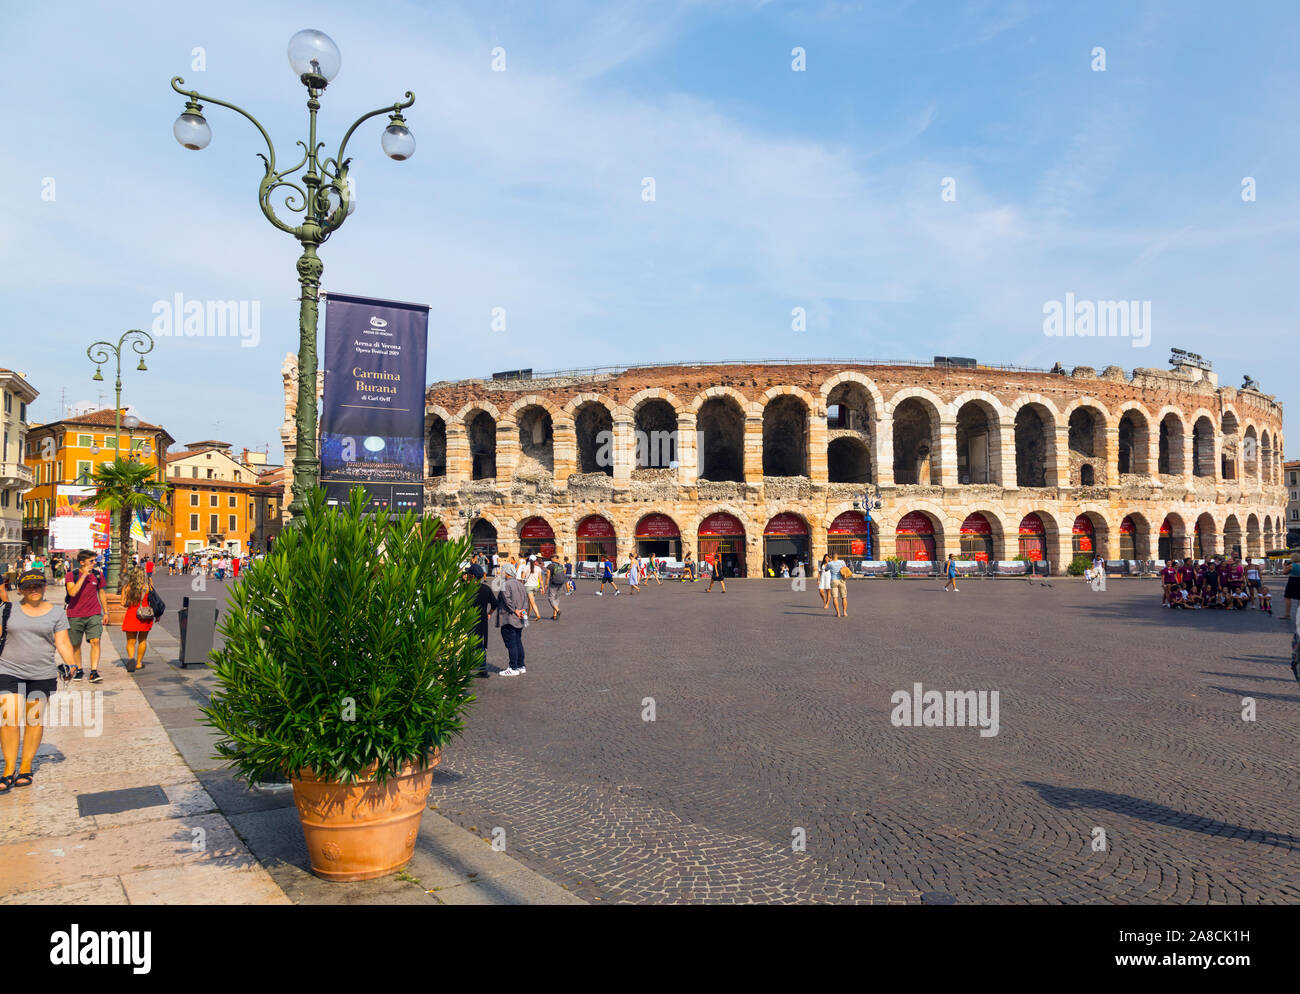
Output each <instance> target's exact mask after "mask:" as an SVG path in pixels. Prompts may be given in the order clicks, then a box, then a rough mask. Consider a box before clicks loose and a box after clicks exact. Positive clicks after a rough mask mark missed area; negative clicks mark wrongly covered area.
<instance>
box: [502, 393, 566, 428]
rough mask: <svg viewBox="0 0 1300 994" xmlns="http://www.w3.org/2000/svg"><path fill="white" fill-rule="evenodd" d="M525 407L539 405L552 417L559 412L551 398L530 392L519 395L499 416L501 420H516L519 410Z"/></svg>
mask: <svg viewBox="0 0 1300 994" xmlns="http://www.w3.org/2000/svg"><path fill="white" fill-rule="evenodd" d="M527 407H540V408H542V409H543V410H545V411H546V413H547V414H549V415H550V416H551V417H552V418H555V417H557V416H558V415H559V414H560V408H559V407H558V406H556V405H555V403H553V402H552V401H551V400H549V399H547V398H546V397H543V396H542V395H541V394H535V393H530V394H525V395H524V396H523V397H520V398H519V399H518V400H516V401H515V402H514V403H513V404H511V405H510V406H509V407H508V408H506V412H505V414H503V415H502V416H501V420H502V421H518V420H519V412H520V411H522V410H524V409H525V408H527Z"/></svg>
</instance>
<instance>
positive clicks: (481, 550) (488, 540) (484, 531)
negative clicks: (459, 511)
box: [469, 518, 497, 556]
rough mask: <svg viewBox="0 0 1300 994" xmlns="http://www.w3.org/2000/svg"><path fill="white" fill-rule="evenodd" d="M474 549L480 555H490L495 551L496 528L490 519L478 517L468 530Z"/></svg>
mask: <svg viewBox="0 0 1300 994" xmlns="http://www.w3.org/2000/svg"><path fill="white" fill-rule="evenodd" d="M469 535H470V542H471V543H472V544H473V546H474V551H475V552H477V553H478V554H479V555H481V556H491V555H492V554H493V553H495V552H496V551H497V530H496V526H495V525H493V524H492V522H490V521H484V520H483V519H482V518H478V519H476V520H475V521H474V524H473V526H471V528H470V530H469Z"/></svg>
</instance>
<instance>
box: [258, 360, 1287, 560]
mask: <svg viewBox="0 0 1300 994" xmlns="http://www.w3.org/2000/svg"><path fill="white" fill-rule="evenodd" d="M290 365H291V363H290V364H286V371H285V372H286V375H285V384H286V391H287V392H288V391H289V390H290V387H291V384H292V371H291V370H290V368H289V366H290ZM287 399H288V400H289V402H290V403H291V402H292V397H291V396H288V394H287ZM425 423H426V435H427V438H428V443H427V445H426V452H427V454H428V458H429V460H430V461H429V465H428V468H427V473H428V475H427V477H426V487H425V494H426V511H427V513H430V514H439V515H441V516H442V517H443V518H444V520H445V522H446V523H447V527H448V530H449V532H450V533H451V535H452V536H454V537H460V536H461V535H463V534H465V533H466V529H467V526H468V524H469V520H468V518H467V517H465V516H463V515H462V514H461V512H467V511H476V512H477V514H476V518H477V519H478V520H481V521H482V522H483V523H484V524H483V525H480V530H481V531H483V533H488V532H490V528H487V526H491V528H495V531H496V541H497V546H498V548H499V549H501V550H502V551H516V550H517V549H518V548H519V544H520V536H519V529H520V528H521V526H522V525H523V523H524V522H526V521H527V520H528V519H530V518H534V517H540V518H543V519H545V521H546V522H547V523H549V524H550V526H551V528H552V529H553V531H554V534H555V542H556V546H557V550H558V552H559V553H560V554H561V555H568V556H570V557H571V558H575V559H576V558H577V548H578V546H577V528H578V524H579V522H580V521H582V520H583V519H584V518H586V517H587V516H589V515H600V516H602V517H604V518H605V519H606V520H607V521H609V522H610V523H611V524H612V525H613V530H614V533H615V535H616V539H617V545H618V552H619V555H620V557H621V558H622V557H625V556H626V555H627V554H628V553H629V552H630V551H631V549H632V548H633V541H634V539H633V537H634V535H635V534H636V526H637V524H638V522H639V521H641V520H642V519H643V518H644V517H645V516H646V515H648V514H651V513H654V512H658V513H661V514H664V515H667V516H668V517H669V518H671V519H672V520H673V522H675V523H676V525H677V527H678V528H679V530H680V535H681V544H682V547H683V549H684V550H690V551H692V552H695V551H696V549H697V535H698V529H699V525H700V522H701V521H702V520H703V519H705V518H706V517H708V516H709V515H711V514H714V513H715V512H719V511H722V512H726V513H728V514H730V515H732V516H734V517H735V518H736V519H738V520H739V521H740V522H741V524H742V525H743V527H744V532H745V534H744V545H745V556H744V558H745V565H746V571H747V573H748V575H750V576H759V575H761V569H762V564H763V559H764V538H763V535H764V531H765V526H766V525H767V523H768V522H769V521H770V520H771V519H772V518H774V517H775V516H777V515H778V514H783V513H787V512H788V513H791V514H794V515H797V516H798V517H799V518H801V519H802V520H803V521H804V522H806V524H807V526H808V532H809V543H810V549H809V551H810V554H811V557H812V559H813V560H814V561H815V560H816V559H818V558H820V556H821V554H822V553H823V552H824V551H826V548H827V529H828V528H829V526H830V524H831V522H833V521H834V520H835V519H836V518H837V516H839V515H840V514H841V513H843V512H846V511H850V510H852V509H853V502H854V501H855V500H857V499H860V498H861V497H862V495H863V491H864V489H865V485H866V484H867V483H871V484H873V485H874V486H875V487H877V488H878V494H879V497H880V499H881V501H882V507H881V508H879V509H877V510H875V511H873V521H874V523H875V526H876V529H877V534H876V536H875V538H874V539H873V542H874V549H873V556H874V557H875V558H884V557H885V556H891V555H894V554H895V553H896V551H897V546H896V542H895V529H896V526H897V525H898V523H899V521H900V519H902V518H903V517H904V516H905V515H908V514H909V513H910V512H918V513H919V514H921V515H922V516H923V517H924V518H925V519H926V520H928V522H929V523H930V526H931V527H932V529H933V536H934V554H935V555H937V556H938V557H940V558H942V557H944V556H946V555H947V553H948V552H958V553H959V552H960V534H961V530H962V526H963V523H964V522H965V521H966V520H967V518H968V516H970V515H972V514H977V513H978V514H982V515H983V516H984V518H985V519H986V521H987V522H988V524H989V526H990V531H991V550H990V551H991V555H992V558H995V559H1012V558H1015V557H1016V555H1017V552H1018V550H1019V538H1018V536H1019V535H1020V534H1021V528H1022V525H1023V519H1025V517H1026V516H1027V515H1031V514H1036V515H1037V516H1038V517H1039V519H1040V520H1041V522H1042V524H1043V526H1044V529H1043V530H1044V532H1045V550H1044V551H1045V554H1046V556H1047V558H1049V559H1050V560H1051V561H1052V562H1053V564H1054V568H1060V566H1061V565H1062V564H1065V563H1068V562H1069V561H1070V560H1071V558H1072V557H1073V555H1074V545H1073V542H1074V540H1073V539H1072V530H1073V529H1074V527H1075V525H1076V521H1077V519H1079V517H1080V516H1081V515H1082V516H1086V518H1087V520H1088V521H1089V522H1090V523H1091V530H1092V533H1093V535H1092V541H1093V542H1094V543H1095V548H1096V549H1098V550H1099V551H1101V552H1102V554H1103V555H1104V556H1106V557H1107V558H1127V557H1128V555H1127V554H1130V553H1131V554H1132V556H1134V557H1136V558H1158V553H1159V551H1160V546H1161V543H1160V541H1159V540H1160V539H1164V547H1165V548H1166V549H1167V550H1168V551H1169V552H1170V553H1171V554H1176V555H1193V554H1196V553H1197V552H1199V553H1201V554H1209V553H1210V552H1222V551H1225V549H1229V550H1230V549H1231V548H1232V547H1233V546H1240V547H1241V549H1242V550H1243V552H1245V553H1246V554H1249V555H1259V554H1261V553H1262V552H1263V551H1264V550H1265V548H1274V547H1276V546H1277V545H1278V544H1279V542H1280V540H1281V538H1282V537H1283V536H1284V535H1285V523H1284V522H1285V511H1284V509H1285V506H1286V491H1285V488H1284V487H1283V485H1282V451H1283V439H1282V409H1281V405H1280V404H1278V403H1277V402H1276V401H1275V400H1274V399H1273V397H1271V396H1269V395H1266V394H1262V393H1259V392H1258V391H1255V390H1245V389H1243V390H1234V389H1232V388H1230V387H1220V386H1218V384H1217V382H1216V381H1215V378H1214V376H1213V375H1212V374H1208V373H1204V372H1202V371H1201V370H1199V369H1192V368H1189V367H1178V368H1175V369H1173V370H1160V369H1138V370H1135V371H1134V373H1133V374H1132V375H1131V376H1126V375H1125V374H1124V373H1123V371H1122V370H1120V369H1119V368H1118V367H1109V368H1107V369H1106V370H1105V371H1104V372H1103V373H1102V374H1101V376H1098V375H1097V373H1096V372H1095V371H1094V370H1092V369H1090V368H1087V367H1078V368H1076V369H1075V370H1074V372H1073V373H1072V374H1070V375H1062V374H1053V373H1046V372H1031V371H1023V370H1010V369H1001V368H991V367H982V366H976V367H951V366H919V365H913V366H907V365H866V364H864V365H846V364H839V365H831V364H823V363H816V362H810V363H807V364H790V365H787V364H771V365H740V364H721V365H698V366H695V365H676V366H661V367H648V368H632V369H626V370H623V371H618V372H611V373H608V374H599V373H592V374H587V375H577V374H575V375H568V376H557V377H552V378H547V379H528V380H500V381H494V380H480V379H475V380H461V381H456V382H442V383H436V384H434V385H433V386H431V387H430V388H429V389H428V392H427V403H426V408H425ZM673 429H675V434H672V435H670V434H669V432H670V431H672V430H673ZM697 433H698V434H697ZM282 434H283V435H284V438H285V442H286V451H287V452H291V451H292V441H293V437H292V416H291V409H290V407H289V405H288V404H287V405H286V430H285V431H284V432H282ZM912 520H916V519H912ZM1122 524H1123V528H1121V525H1122ZM1165 524H1167V526H1168V533H1167V534H1165V535H1161V527H1162V525H1165ZM1121 533H1123V536H1124V537H1123V539H1122V540H1121ZM1121 551H1122V552H1124V553H1125V554H1126V555H1125V556H1121Z"/></svg>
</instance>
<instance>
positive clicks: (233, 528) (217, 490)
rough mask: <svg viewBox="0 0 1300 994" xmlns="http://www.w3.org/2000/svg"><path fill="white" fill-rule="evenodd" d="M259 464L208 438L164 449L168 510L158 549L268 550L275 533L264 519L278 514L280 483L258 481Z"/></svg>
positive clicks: (267, 520)
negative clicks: (181, 448) (241, 458)
mask: <svg viewBox="0 0 1300 994" xmlns="http://www.w3.org/2000/svg"><path fill="white" fill-rule="evenodd" d="M262 469H263V467H261V466H253V465H249V464H248V463H245V462H240V461H239V460H238V459H236V458H235V457H234V456H232V455H231V454H230V443H229V442H218V441H215V440H211V439H209V440H207V441H203V442H190V443H188V444H187V445H186V446H185V451H183V452H173V453H171V454H169V455H168V457H167V482H168V483H169V484H170V485H171V487H172V491H171V495H170V500H171V511H172V516H171V518H170V520H169V521H168V522H167V524H166V529H165V534H163V535H162V536H161V539H162V540H161V541H160V542H159V544H158V551H160V552H194V551H197V550H199V549H207V548H213V547H215V548H219V549H229V550H230V551H232V552H245V553H246V552H265V551H267V548H268V546H269V542H270V541H272V540H273V539H274V535H273V534H270V533H269V532H268V529H267V523H268V522H278V520H279V510H280V505H281V503H282V500H283V494H284V487H283V486H280V485H276V484H271V485H267V484H264V483H259V482H258V480H259V476H260V475H261V470H262ZM277 530H278V529H277Z"/></svg>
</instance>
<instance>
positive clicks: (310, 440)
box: [172, 30, 415, 518]
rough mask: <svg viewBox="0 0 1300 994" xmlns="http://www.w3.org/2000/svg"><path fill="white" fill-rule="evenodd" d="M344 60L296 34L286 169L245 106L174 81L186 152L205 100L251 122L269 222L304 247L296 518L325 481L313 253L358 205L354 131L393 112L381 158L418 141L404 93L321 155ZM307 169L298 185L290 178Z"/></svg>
mask: <svg viewBox="0 0 1300 994" xmlns="http://www.w3.org/2000/svg"><path fill="white" fill-rule="evenodd" d="M341 62H342V56H340V54H339V50H338V46H337V45H335V44H334V42H333V41H332V40H331V39H330V38H329V36H328V35H326V34H324V33H323V32H320V31H313V30H304V31H299V32H298V33H297V34H295V35H294V36H293V37H292V38H290V39H289V65H290V66H291V67H292V68H293V71H294V74H295V75H296V76H297V77H298V79H299V80H300V81H301V82H302V84H303V86H305V87H306V88H307V112H308V138H307V141H305V142H304V141H299V142H298V145H299V146H301V148H302V150H303V157H302V158H301V159H300V160H299V161H298V162H297V164H295V165H294V166H292V167H290V168H288V169H277V168H276V165H275V146H273V145H272V144H271V138H270V136H269V135H268V134H267V133H266V129H265V128H264V127H262V125H261V124H260V123H258V121H257V119H256V118H255V117H253V115H251V114H249V113H248V111H246V110H244V109H243V108H240V107H236V106H235V105H234V104H232V103H227V102H226V101H224V100H218V99H217V98H216V97H207V96H203V95H202V94H200V93H199V92H198V91H197V90H184V89H182V88H181V84H183V83H184V82H185V80H183V79H182V78H181V77H179V76H175V77H173V78H172V89H173V90H175V91H176V92H177V93H179V94H181V96H183V97H185V98H186V103H185V110H184V112H183V113H182V114H181V116H180V117H178V118H177V119H176V123H175V125H173V127H172V133H173V134H175V136H176V140H177V141H178V142H180V143H181V145H183V146H184V147H185V148H188V149H192V150H194V151H198V150H199V149H202V148H206V147H207V145H208V142H210V141H211V140H212V130H211V128H209V127H208V122H207V121H206V120H205V119H204V117H203V107H202V104H201V103H200V101H203V102H206V103H212V104H217V105H218V106H221V107H228V108H229V109H230V110H233V111H235V112H236V113H237V114H242V115H243V116H244V117H246V118H247V119H248V120H249V121H251V122H252V124H253V127H255V128H257V130H258V131H259V132H260V133H261V135H262V138H263V139H264V140H265V141H266V152H267V154H266V155H262V154H261V153H260V152H259V153H258V157H259V158H260V159H261V160H262V162H263V164H264V166H265V171H264V173H263V176H262V181H261V183H260V184H259V186H258V191H257V200H258V204H259V206H260V207H261V209H262V213H263V214H264V215H266V219H267V220H268V221H270V222H271V224H272V225H274V226H275V227H276V228H279V229H280V230H281V231H285V232H288V233H289V234H291V235H293V237H294V238H296V239H297V240H298V242H299V244H300V245H301V246H302V255H301V256H299V257H298V263H297V268H298V285H299V287H300V289H301V293H300V295H299V301H300V305H299V309H298V413H297V417H296V419H295V425H296V429H297V433H298V439H297V445H296V447H295V451H294V459H293V501H292V502H291V503H290V504H289V510H290V511H291V512H292V513H293V515H294V517H295V518H298V517H300V516H301V515H302V513H303V511H304V510H305V508H306V500H307V494H308V493H309V492H310V491H312V490H314V489H315V487H316V485H317V481H318V479H319V476H320V461H319V459H318V458H317V455H316V321H317V308H316V302H317V298H318V297H319V295H320V278H321V273H322V272H323V270H324V264H323V263H322V262H321V261H320V259H319V258H318V257H317V255H316V249H317V248H318V247H319V246H320V244H321V243H322V242H324V241H325V240H326V239H327V238H329V236H330V235H331V234H333V233H334V232H335V231H336V230H338V228H339V227H341V226H342V224H343V222H344V221H345V220H347V218H348V215H350V214H351V213H352V211H353V209H354V208H355V206H356V201H355V199H354V195H353V189H352V184H351V183H350V182H349V180H348V164H349V162H351V160H350V159H347V158H344V152H346V151H347V147H348V140H349V139H350V138H351V137H352V132H354V131H356V130H357V127H358V126H359V125H360V124H361V123H362V122H363V121H366V120H369V119H370V118H372V117H375V116H377V115H379V114H384V113H387V114H388V127H387V128H385V129H384V133H383V135H382V137H381V142H380V144H381V146H382V147H383V150H384V153H385V154H386V155H387V156H388V157H389V158H391V159H396V160H397V161H399V162H401V161H403V160H405V159H409V158H410V157H411V156H412V155H414V154H415V139H414V138H413V137H411V132H410V131H409V130H407V127H406V121H405V120H404V119H403V117H402V111H403V110H405V109H406V108H407V107H410V106H411V104H413V103H415V96H414V95H413V94H412V93H411V91H410V90H407V91H406V99H405V100H401V101H398V102H397V103H394V104H391V105H388V106H384V107H380V108H379V109H378V110H372V111H370V112H369V113H368V114H362V115H361V116H360V117H359V118H357V119H356V120H355V121H353V122H352V126H351V127H350V128H348V130H347V131H346V132H344V134H343V141H342V142H341V143H340V144H339V149H338V152H337V153H336V154H335V155H334V156H333V157H332V158H328V159H323V160H322V159H321V158H320V157H319V155H320V151H321V149H322V148H324V147H325V143H324V142H317V140H316V112H317V111H318V110H319V109H320V95H321V93H323V92H324V90H325V87H326V86H328V85H329V83H330V82H331V81H332V80H333V79H334V77H335V76H337V75H338V71H339V65H340V63H341ZM299 171H302V175H301V176H300V177H298V181H297V182H295V181H294V180H292V179H289V178H287V177H291V176H294V175H296V174H297V173H299ZM280 187H286V188H287V189H286V191H285V193H284V195H283V207H284V209H285V210H286V211H289V212H290V213H291V214H300V215H302V221H301V223H300V224H296V225H295V224H289V223H287V222H286V221H284V220H282V219H281V218H280V217H279V215H277V214H276V212H275V210H274V209H273V208H272V206H271V197H272V195H273V194H274V193H275V191H276V190H277V189H279V188H280Z"/></svg>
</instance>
